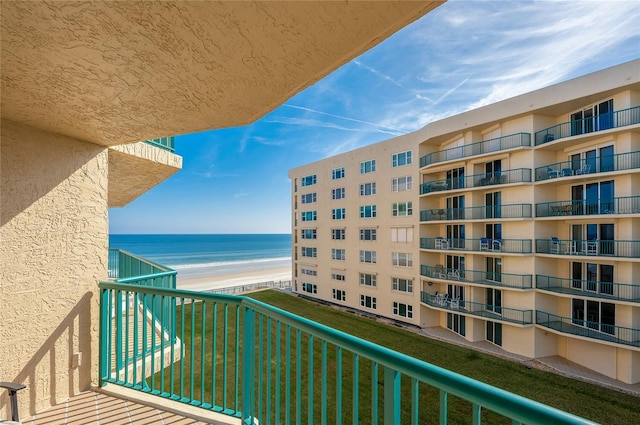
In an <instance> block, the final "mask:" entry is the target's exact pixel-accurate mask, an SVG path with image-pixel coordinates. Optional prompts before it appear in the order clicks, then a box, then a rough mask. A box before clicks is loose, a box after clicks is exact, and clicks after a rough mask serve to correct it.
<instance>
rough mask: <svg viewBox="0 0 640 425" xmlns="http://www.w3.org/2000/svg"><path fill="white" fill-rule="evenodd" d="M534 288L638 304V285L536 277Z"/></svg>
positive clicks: (639, 286) (639, 297) (639, 294)
mask: <svg viewBox="0 0 640 425" xmlns="http://www.w3.org/2000/svg"><path fill="white" fill-rule="evenodd" d="M536 288H537V289H543V290H545V291H551V292H557V293H559V294H566V295H572V296H574V295H577V296H581V297H590V298H601V299H607V300H617V301H630V302H636V303H637V302H640V285H631V284H624V283H614V282H600V281H597V280H584V279H567V278H561V277H555V276H544V275H536Z"/></svg>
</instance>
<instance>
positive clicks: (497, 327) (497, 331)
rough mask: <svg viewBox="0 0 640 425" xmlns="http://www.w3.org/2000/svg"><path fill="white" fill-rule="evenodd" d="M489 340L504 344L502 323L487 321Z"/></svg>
mask: <svg viewBox="0 0 640 425" xmlns="http://www.w3.org/2000/svg"><path fill="white" fill-rule="evenodd" d="M487 341H490V342H493V343H494V344H495V345H499V346H502V323H495V322H487Z"/></svg>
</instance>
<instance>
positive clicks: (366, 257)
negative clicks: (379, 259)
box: [360, 250, 376, 264]
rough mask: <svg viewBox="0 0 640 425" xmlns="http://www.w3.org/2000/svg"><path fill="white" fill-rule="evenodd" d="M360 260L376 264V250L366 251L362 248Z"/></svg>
mask: <svg viewBox="0 0 640 425" xmlns="http://www.w3.org/2000/svg"><path fill="white" fill-rule="evenodd" d="M360 262H361V263H368V264H375V263H376V252H375V251H364V250H360Z"/></svg>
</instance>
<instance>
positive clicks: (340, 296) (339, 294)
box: [331, 289, 347, 301]
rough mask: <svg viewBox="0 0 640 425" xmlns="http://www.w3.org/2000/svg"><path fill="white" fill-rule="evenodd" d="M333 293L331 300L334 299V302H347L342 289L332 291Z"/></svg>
mask: <svg viewBox="0 0 640 425" xmlns="http://www.w3.org/2000/svg"><path fill="white" fill-rule="evenodd" d="M331 292H332V294H331V298H333V299H334V300H336V301H346V300H347V296H346V292H345V291H343V290H342V289H332V290H331Z"/></svg>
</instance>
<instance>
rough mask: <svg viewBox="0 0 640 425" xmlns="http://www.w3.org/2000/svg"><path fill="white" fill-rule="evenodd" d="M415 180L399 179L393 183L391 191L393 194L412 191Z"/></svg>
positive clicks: (409, 178)
mask: <svg viewBox="0 0 640 425" xmlns="http://www.w3.org/2000/svg"><path fill="white" fill-rule="evenodd" d="M412 182H413V179H412V178H411V176H407V177H398V178H397V179H393V180H392V181H391V190H392V191H393V192H404V191H407V190H411V187H412Z"/></svg>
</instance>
